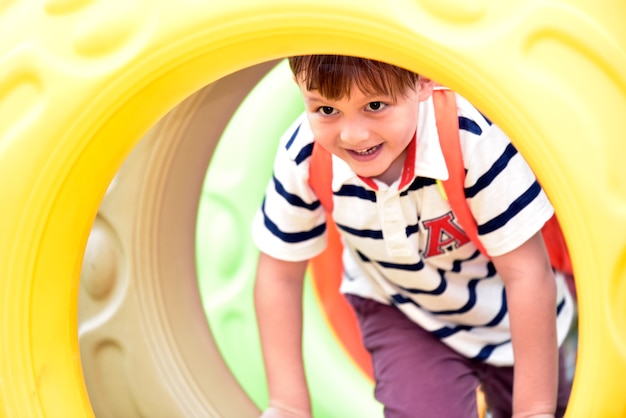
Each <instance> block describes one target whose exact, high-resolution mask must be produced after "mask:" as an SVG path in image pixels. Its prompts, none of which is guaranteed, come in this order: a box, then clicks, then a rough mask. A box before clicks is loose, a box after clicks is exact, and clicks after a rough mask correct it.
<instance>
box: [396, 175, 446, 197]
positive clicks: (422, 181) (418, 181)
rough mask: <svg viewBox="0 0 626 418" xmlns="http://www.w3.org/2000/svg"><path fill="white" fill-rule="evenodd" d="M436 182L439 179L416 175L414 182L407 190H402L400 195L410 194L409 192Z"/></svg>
mask: <svg viewBox="0 0 626 418" xmlns="http://www.w3.org/2000/svg"><path fill="white" fill-rule="evenodd" d="M436 183H437V181H436V180H435V179H429V178H426V177H416V178H415V180H413V182H412V183H411V184H410V185H409V187H407V189H406V190H403V191H402V192H400V197H403V196H406V195H408V194H409V192H413V191H415V190H419V189H421V188H422V187H426V186H432V185H433V184H436Z"/></svg>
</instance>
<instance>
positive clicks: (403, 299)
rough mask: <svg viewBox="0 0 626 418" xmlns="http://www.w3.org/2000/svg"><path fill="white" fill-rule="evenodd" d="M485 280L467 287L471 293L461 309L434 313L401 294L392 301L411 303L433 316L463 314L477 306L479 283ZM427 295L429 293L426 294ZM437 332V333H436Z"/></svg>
mask: <svg viewBox="0 0 626 418" xmlns="http://www.w3.org/2000/svg"><path fill="white" fill-rule="evenodd" d="M440 274H441V275H442V280H443V281H445V278H444V277H443V274H442V273H441V271H440ZM481 280H483V279H472V280H470V281H469V282H468V285H467V291H468V293H469V296H468V299H467V303H466V304H465V305H463V306H462V307H461V308H460V309H454V310H452V309H448V310H445V311H433V310H430V309H426V308H423V307H422V306H421V305H420V304H419V303H417V302H416V301H414V300H413V299H410V298H407V297H405V296H402V295H400V294H395V295H392V296H391V297H392V299H393V301H394V303H395V304H400V305H401V304H404V303H411V304H413V305H415V306H417V307H418V308H422V309H426V310H427V311H428V312H429V313H431V314H433V315H455V314H462V313H465V312H467V311H469V310H470V309H472V308H473V307H474V305H475V304H476V286H477V285H478V283H479V282H480V281H481ZM426 293H427V292H426ZM436 332H437V331H435V333H436Z"/></svg>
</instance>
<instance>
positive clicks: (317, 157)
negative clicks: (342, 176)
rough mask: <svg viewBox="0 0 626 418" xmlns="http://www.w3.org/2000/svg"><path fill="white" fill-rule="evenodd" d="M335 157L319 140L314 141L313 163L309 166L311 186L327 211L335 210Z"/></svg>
mask: <svg viewBox="0 0 626 418" xmlns="http://www.w3.org/2000/svg"><path fill="white" fill-rule="evenodd" d="M332 184H333V157H332V154H331V153H330V152H328V150H327V149H326V148H324V147H323V146H321V145H319V144H318V143H317V142H315V141H314V142H313V151H312V152H311V165H310V167H309V186H311V189H313V191H314V192H315V194H316V195H317V198H318V199H319V200H320V203H321V204H322V207H323V208H324V210H325V211H326V213H332V211H333V187H332Z"/></svg>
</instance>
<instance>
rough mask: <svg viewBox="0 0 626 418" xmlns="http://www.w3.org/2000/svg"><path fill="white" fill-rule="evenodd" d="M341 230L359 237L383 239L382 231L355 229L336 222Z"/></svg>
mask: <svg viewBox="0 0 626 418" xmlns="http://www.w3.org/2000/svg"><path fill="white" fill-rule="evenodd" d="M337 228H339V229H341V230H342V231H344V232H346V233H348V234H351V235H354V236H357V237H361V238H372V239H383V231H380V230H373V229H355V228H350V227H349V226H345V225H340V224H337Z"/></svg>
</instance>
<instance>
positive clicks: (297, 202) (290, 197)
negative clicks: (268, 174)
mask: <svg viewBox="0 0 626 418" xmlns="http://www.w3.org/2000/svg"><path fill="white" fill-rule="evenodd" d="M272 178H273V180H274V188H275V189H276V192H277V193H278V194H279V195H281V196H282V197H283V199H285V200H286V201H287V202H289V204H290V205H291V206H296V207H299V208H304V209H308V210H315V209H317V208H318V207H319V206H320V204H321V203H320V201H319V200H316V201H315V202H312V203H307V202H305V201H304V200H302V198H300V196H298V195H295V194H293V193H289V192H288V191H287V190H285V187H284V186H283V184H282V183H281V182H280V181H278V179H277V178H276V177H275V176H273V177H272Z"/></svg>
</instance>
